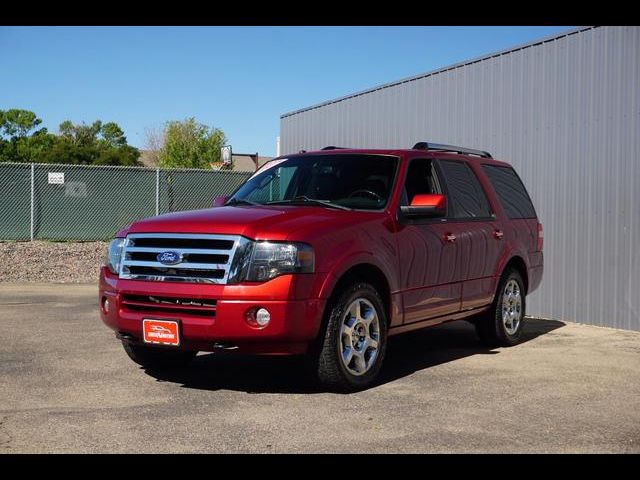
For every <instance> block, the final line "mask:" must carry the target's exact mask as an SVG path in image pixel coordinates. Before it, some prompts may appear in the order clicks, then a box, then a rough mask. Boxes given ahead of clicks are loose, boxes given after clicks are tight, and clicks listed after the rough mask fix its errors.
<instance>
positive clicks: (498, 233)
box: [493, 230, 504, 240]
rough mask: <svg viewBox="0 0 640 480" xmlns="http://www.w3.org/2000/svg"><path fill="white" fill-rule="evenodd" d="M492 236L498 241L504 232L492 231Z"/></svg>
mask: <svg viewBox="0 0 640 480" xmlns="http://www.w3.org/2000/svg"><path fill="white" fill-rule="evenodd" d="M493 236H494V237H496V238H497V239H498V240H502V237H504V232H503V231H502V230H494V231H493Z"/></svg>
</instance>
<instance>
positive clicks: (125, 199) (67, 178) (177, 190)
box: [0, 163, 251, 240]
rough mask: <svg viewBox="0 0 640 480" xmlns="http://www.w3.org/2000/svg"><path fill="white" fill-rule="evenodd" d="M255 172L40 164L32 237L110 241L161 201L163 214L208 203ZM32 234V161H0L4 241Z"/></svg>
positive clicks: (1, 233)
mask: <svg viewBox="0 0 640 480" xmlns="http://www.w3.org/2000/svg"><path fill="white" fill-rule="evenodd" d="M50 174H53V177H52V178H50ZM62 175H64V182H62ZM250 175H251V173H247V172H221V171H214V170H179V169H171V170H168V169H154V168H132V167H95V166H79V165H52V164H35V165H34V182H33V187H34V188H33V213H34V215H33V220H34V221H33V237H34V238H35V239H42V240H106V239H108V238H110V237H112V236H113V235H114V233H115V232H116V231H117V230H118V229H119V228H120V227H122V226H124V225H126V224H128V223H131V222H133V221H136V220H139V219H141V218H145V217H149V216H153V215H155V214H156V202H157V207H158V211H159V213H167V212H174V211H180V210H194V209H199V208H207V207H210V206H211V202H212V200H213V198H214V197H216V196H218V195H227V194H229V193H231V192H232V191H233V190H234V189H235V188H236V187H237V186H238V185H240V184H241V183H242V182H244V181H245V180H246V179H247V178H248V177H249V176H250ZM30 237H31V164H8V163H0V240H28V239H29V238H30Z"/></svg>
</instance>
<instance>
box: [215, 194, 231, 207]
mask: <svg viewBox="0 0 640 480" xmlns="http://www.w3.org/2000/svg"><path fill="white" fill-rule="evenodd" d="M227 200H229V197H225V196H220V197H216V198H214V199H213V205H212V206H213V207H222V206H223V205H224V204H225V203H227Z"/></svg>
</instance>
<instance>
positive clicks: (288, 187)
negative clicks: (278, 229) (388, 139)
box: [227, 154, 398, 210]
mask: <svg viewBox="0 0 640 480" xmlns="http://www.w3.org/2000/svg"><path fill="white" fill-rule="evenodd" d="M397 163H398V159H397V157H392V156H388V155H362V154H333V155H312V156H305V157H292V158H286V159H280V160H274V161H272V162H269V163H267V164H265V166H264V167H262V169H261V170H259V171H258V172H257V173H256V174H255V175H254V176H253V177H251V178H250V179H249V180H247V182H246V183H245V184H243V185H242V186H241V187H240V188H239V189H238V190H237V191H236V193H235V194H234V195H233V196H232V197H231V198H230V199H229V200H228V202H227V204H230V205H233V204H242V203H244V204H258V205H269V204H274V205H275V204H287V203H291V204H295V205H324V206H327V207H331V206H334V207H336V208H338V207H342V208H345V207H346V208H355V209H365V210H379V209H381V208H384V207H385V205H386V204H387V200H388V199H389V195H390V193H391V188H392V186H393V180H394V176H395V172H396V166H397Z"/></svg>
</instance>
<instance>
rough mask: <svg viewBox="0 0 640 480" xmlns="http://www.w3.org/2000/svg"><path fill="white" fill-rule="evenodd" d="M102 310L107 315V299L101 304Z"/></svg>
mask: <svg viewBox="0 0 640 480" xmlns="http://www.w3.org/2000/svg"><path fill="white" fill-rule="evenodd" d="M102 308H103V309H104V313H109V299H108V298H105V299H104V301H103V302H102Z"/></svg>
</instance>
